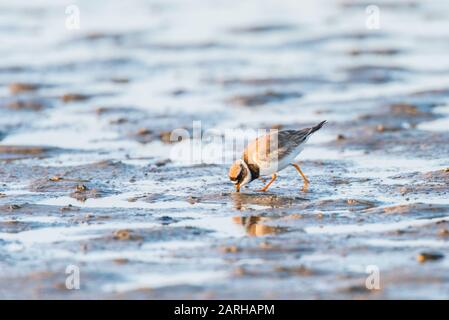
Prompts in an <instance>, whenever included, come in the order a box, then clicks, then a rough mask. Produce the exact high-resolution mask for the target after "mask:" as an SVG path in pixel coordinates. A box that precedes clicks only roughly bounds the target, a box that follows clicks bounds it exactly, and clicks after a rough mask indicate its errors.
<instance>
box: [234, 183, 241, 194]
mask: <svg viewBox="0 0 449 320" xmlns="http://www.w3.org/2000/svg"><path fill="white" fill-rule="evenodd" d="M235 190H236V191H237V192H240V184H239V183H238V184H236V185H235Z"/></svg>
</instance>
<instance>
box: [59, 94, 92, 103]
mask: <svg viewBox="0 0 449 320" xmlns="http://www.w3.org/2000/svg"><path fill="white" fill-rule="evenodd" d="M90 98H91V96H89V95H85V94H79V93H66V94H64V95H62V97H61V100H62V102H64V103H68V102H77V101H85V100H87V99H90Z"/></svg>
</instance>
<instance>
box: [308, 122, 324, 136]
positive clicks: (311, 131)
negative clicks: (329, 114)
mask: <svg viewBox="0 0 449 320" xmlns="http://www.w3.org/2000/svg"><path fill="white" fill-rule="evenodd" d="M326 122H327V121H326V120H324V121H321V122H320V123H318V124H317V125H316V126H314V127H312V128H311V130H310V132H309V134H312V133H314V132H315V131H318V130H320V129H321V127H322V126H323V125H324V124H325V123H326Z"/></svg>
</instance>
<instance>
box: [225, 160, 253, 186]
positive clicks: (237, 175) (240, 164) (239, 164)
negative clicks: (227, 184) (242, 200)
mask: <svg viewBox="0 0 449 320" xmlns="http://www.w3.org/2000/svg"><path fill="white" fill-rule="evenodd" d="M229 179H231V181H232V182H233V183H234V184H235V188H236V190H237V192H240V187H242V186H244V185H245V184H247V183H248V182H250V181H251V171H250V170H249V168H248V165H247V164H246V162H245V161H243V160H242V159H238V160H236V161H235V162H234V163H233V164H232V166H231V168H230V169H229Z"/></svg>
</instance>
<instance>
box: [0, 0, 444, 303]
mask: <svg viewBox="0 0 449 320" xmlns="http://www.w3.org/2000/svg"><path fill="white" fill-rule="evenodd" d="M26 5H27V4H26V3H25V2H22V1H18V2H17V3H16V2H14V4H8V5H4V8H5V10H3V9H2V10H0V20H2V19H3V18H5V19H6V17H7V16H9V15H13V16H14V17H15V19H14V25H16V26H18V27H19V26H22V25H21V24H23V26H22V27H23V29H20V28H19V29H17V30H11V29H10V28H8V27H7V25H6V27H3V26H0V36H4V37H6V38H8V39H9V41H11V43H17V44H20V45H21V47H22V46H23V47H28V46H31V47H32V48H34V50H33V51H29V50H28V51H27V50H25V52H23V51H22V50H21V54H17V52H18V51H17V50H18V49H17V47H15V46H7V47H2V48H1V49H0V50H1V51H2V56H3V57H4V59H2V62H1V63H0V298H6V299H11V298H25V299H49V298H58V299H81V298H87V299H89V298H95V299H98V298H104V299H110V298H122V299H154V298H162V299H166V298H170V299H177V298H183V299H226V298H229V299H236V298H247V299H248V298H254V299H258V298H267V299H324V298H327V299H385V298H386V299H388V298H403V299H409V298H426V299H429V298H438V299H447V298H448V297H449V276H448V274H447V268H448V266H449V259H448V255H447V249H448V247H449V236H448V234H449V231H448V229H449V200H448V199H449V162H448V159H449V106H448V103H449V90H447V88H449V77H448V76H447V70H449V61H448V60H447V49H448V48H447V45H446V43H447V39H448V34H447V31H446V30H449V28H448V25H447V21H449V20H448V16H447V12H448V10H447V9H448V8H447V5H446V4H445V3H442V2H438V1H426V2H414V1H406V2H404V4H401V5H396V4H394V3H392V2H390V1H387V2H385V4H384V5H385V8H390V9H391V10H389V11H388V12H385V13H384V14H385V16H384V17H385V21H384V24H383V27H382V29H381V30H368V29H366V28H365V22H364V19H363V18H364V14H365V13H364V10H365V7H366V6H365V5H364V4H363V5H362V4H360V2H355V1H344V2H341V1H317V2H316V7H314V6H312V7H310V8H309V7H308V6H307V8H305V9H304V10H296V9H295V10H292V8H291V4H289V2H288V1H267V5H269V6H271V7H272V8H273V10H271V11H267V10H266V8H265V9H264V11H263V12H264V14H262V11H260V10H262V8H261V6H260V5H259V4H258V2H257V1H250V2H249V3H247V4H245V5H243V4H242V3H241V2H231V3H226V7H224V6H222V5H220V4H219V3H217V4H214V5H212V4H209V5H206V2H205V1H199V2H198V3H195V4H191V5H189V6H187V7H186V6H184V5H182V4H181V3H178V2H176V1H175V2H173V3H170V6H168V4H165V2H164V3H162V2H157V1H156V2H150V3H149V4H148V3H147V2H142V1H137V0H136V1H133V5H130V6H127V8H126V9H124V8H122V7H121V6H120V2H118V1H113V2H111V9H110V10H108V11H107V12H104V10H102V7H101V6H100V5H98V4H94V3H92V4H86V5H83V7H82V8H81V12H82V13H83V15H82V19H83V20H82V21H83V23H85V25H83V26H82V27H81V29H80V30H78V31H76V32H73V31H68V30H66V29H65V28H64V26H63V25H61V27H60V28H57V27H55V28H51V27H50V26H51V25H52V24H51V23H50V22H52V23H60V21H62V20H63V19H62V18H63V17H64V7H62V6H61V4H58V3H56V2H55V3H53V2H50V3H49V4H48V5H46V6H42V7H41V6H40V5H37V4H36V5H35V9H36V11H33V10H31V11H27V10H25V8H26ZM33 7H34V6H33ZM381 7H382V5H381ZM442 7H443V8H442ZM143 8H146V9H145V10H143ZM382 8H383V7H382ZM41 10H43V11H48V21H49V23H48V26H47V25H46V24H45V25H42V24H41V23H40V22H39V21H40V20H39V19H40V14H39V12H41ZM58 12H61V13H60V14H59V13H58ZM99 12H101V13H102V16H103V18H104V20H102V21H101V22H94V21H98V19H96V18H95V17H96V15H97V14H98V13H99ZM216 12H221V13H222V15H220V17H216V19H211V18H208V19H206V18H204V20H201V19H198V15H199V14H200V15H201V16H202V17H213V16H214V17H215V16H216V15H214V13H216ZM235 12H240V14H239V18H236V19H234V18H233V19H231V18H230V17H231V16H232V17H234V15H233V13H235ZM255 13H261V15H260V17H263V18H260V19H256V20H254V19H252V18H251V17H255V16H257V15H255ZM357 14H358V15H360V16H361V17H363V18H362V19H359V20H357V19H355V18H354V19H349V17H355V16H357ZM432 14H433V15H434V16H435V19H434V20H433V21H434V22H433V23H429V21H428V16H429V15H432ZM228 15H229V16H228ZM149 16H150V17H152V18H148V17H149ZM310 16H313V17H314V19H315V20H313V19H312V20H311V19H307V17H310ZM24 17H26V19H25V18H24ZM118 17H122V18H123V17H132V19H131V20H132V21H133V22H132V25H122V26H118V27H117V28H112V27H111V26H112V25H116V24H114V23H112V24H109V23H108V21H109V22H111V21H112V22H114V21H115V22H116V21H119V20H117V19H118ZM438 17H439V18H438ZM161 18H163V19H164V21H165V22H163V21H162V22H161V21H160V20H158V19H161ZM127 19H128V18H127ZM348 19H349V20H348ZM398 19H399V20H400V21H402V24H400V23H390V21H392V20H394V21H396V22H397V21H398ZM4 21H6V22H5V23H6V24H11V25H12V24H13V22H12V21H11V20H7V19H6V20H4ZM8 21H9V22H8ZM25 21H28V22H29V23H32V24H33V25H37V26H39V28H37V29H36V30H37V31H36V32H37V35H36V34H35V33H34V31H32V30H31V29H29V26H30V25H29V24H25ZM195 21H196V23H194V22H195ZM28 22H27V23H28ZM403 24H407V26H408V27H407V28H406V30H404V26H403ZM323 26H324V27H323ZM206 27H207V28H206ZM185 28H187V29H188V31H189V32H187V33H186V32H182V31H183V30H184V29H185ZM33 30H34V29H33ZM36 39H39V40H40V41H36ZM35 52H39V53H45V54H38V55H37V54H36V53H35ZM36 55H37V56H36ZM429 56H431V58H429ZM434 61H439V62H438V67H436V66H435V63H434ZM324 119H326V120H327V121H328V123H327V125H326V126H325V127H324V128H323V129H322V130H320V131H319V132H318V133H317V134H316V135H314V136H313V137H312V138H311V139H310V141H309V142H308V143H307V146H306V148H305V149H304V151H303V152H302V153H301V155H300V156H299V157H298V161H299V163H300V165H301V168H302V170H303V171H304V172H305V174H306V175H307V176H308V178H309V180H310V181H311V182H310V185H309V188H308V190H307V192H303V191H301V188H302V186H303V182H302V179H301V177H300V176H299V175H298V174H297V172H296V171H295V169H294V168H293V167H291V168H287V169H285V170H284V171H282V172H280V174H279V178H278V179H277V180H276V182H275V183H274V184H273V185H272V186H271V187H270V189H269V190H268V191H267V192H266V193H260V192H257V190H258V189H260V188H261V187H262V186H263V182H262V181H260V180H257V181H254V182H253V183H251V184H250V185H249V186H248V187H245V188H242V192H241V193H235V192H234V189H233V185H232V183H230V182H229V181H228V178H227V170H228V167H229V162H226V161H220V160H221V158H220V159H219V157H217V156H216V154H217V153H216V152H210V153H207V152H206V154H207V155H208V157H207V158H206V159H205V160H206V161H204V162H203V163H186V162H185V161H184V160H185V159H184V158H183V157H178V156H177V153H176V152H175V153H174V152H173V150H178V151H179V150H184V149H185V147H184V142H183V141H181V142H178V141H176V140H172V139H171V138H172V137H171V133H172V131H173V130H175V129H182V130H183V132H187V133H188V134H193V133H194V130H195V128H194V124H193V121H201V126H202V127H201V130H200V132H205V130H208V129H217V130H218V131H219V132H220V133H222V132H221V131H220V130H223V129H241V128H253V129H259V128H263V129H266V128H282V129H284V128H285V129H290V128H301V127H306V126H309V125H311V124H314V123H318V121H321V120H324ZM223 134H224V133H223ZM214 143H216V142H214V141H208V142H207V143H206V145H205V149H206V151H207V148H208V147H214ZM183 147H184V149H183ZM176 148H180V149H176ZM226 152H228V150H226ZM68 266H75V267H77V268H79V270H80V274H81V281H80V290H68V289H67V287H66V278H67V276H68V275H67V273H66V270H67V267H68ZM373 266H374V268H377V269H375V270H378V271H379V274H380V287H379V288H375V289H370V288H368V287H367V286H366V281H367V278H368V277H369V276H370V274H371V273H370V272H372V271H370V270H373Z"/></svg>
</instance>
